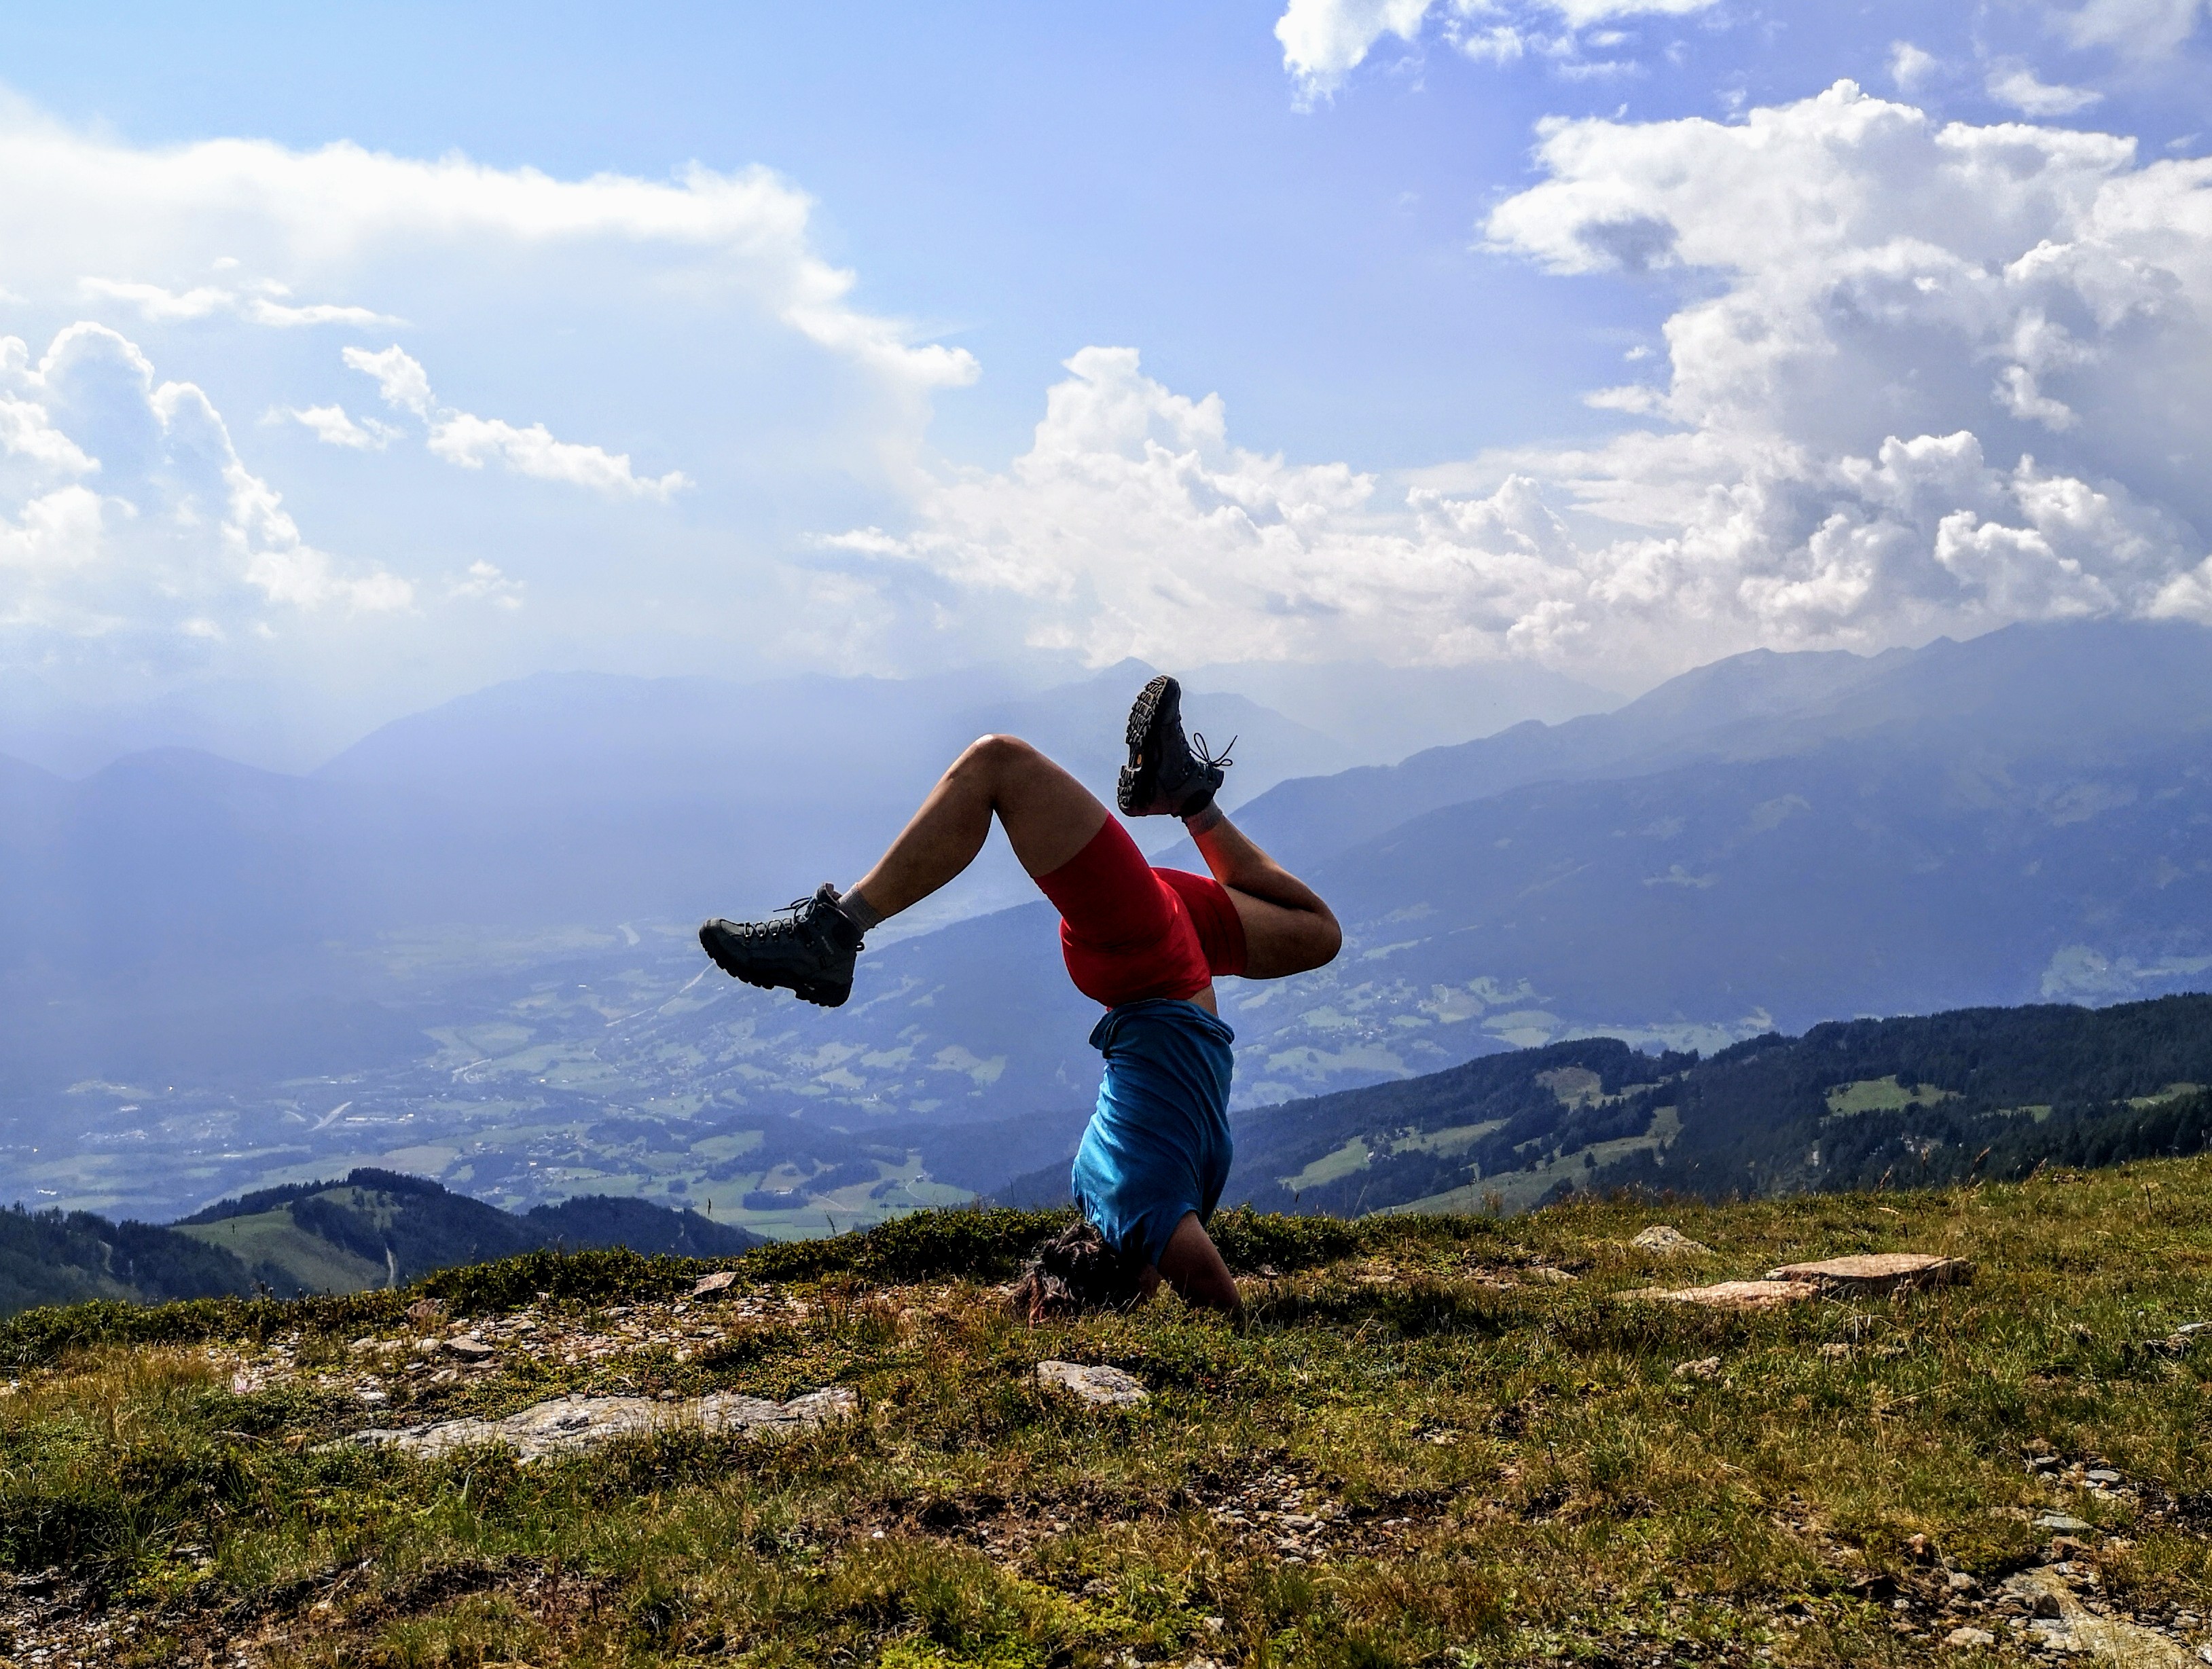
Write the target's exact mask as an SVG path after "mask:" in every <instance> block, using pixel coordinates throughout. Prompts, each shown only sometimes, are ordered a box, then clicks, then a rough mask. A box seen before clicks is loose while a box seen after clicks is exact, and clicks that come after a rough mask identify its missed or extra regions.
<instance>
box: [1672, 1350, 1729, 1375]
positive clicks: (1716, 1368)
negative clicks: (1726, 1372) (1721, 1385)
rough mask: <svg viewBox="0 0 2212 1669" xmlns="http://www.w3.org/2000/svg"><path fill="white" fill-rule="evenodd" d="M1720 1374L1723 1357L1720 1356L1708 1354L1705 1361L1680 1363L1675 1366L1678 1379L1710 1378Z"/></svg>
mask: <svg viewBox="0 0 2212 1669" xmlns="http://www.w3.org/2000/svg"><path fill="white" fill-rule="evenodd" d="M1720 1375H1721V1359H1720V1358H1719V1357H1718V1356H1707V1357H1706V1358H1705V1360H1704V1361H1703V1362H1684V1363H1677V1364H1676V1365H1675V1368H1674V1377H1675V1378H1676V1379H1701V1380H1709V1379H1718V1378H1719V1377H1720Z"/></svg>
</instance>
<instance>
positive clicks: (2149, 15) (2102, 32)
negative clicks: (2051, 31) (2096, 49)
mask: <svg viewBox="0 0 2212 1669" xmlns="http://www.w3.org/2000/svg"><path fill="white" fill-rule="evenodd" d="M2208 9H2212V8H2208V5H2207V0H2087V4H2085V5H2081V6H2078V7H2072V8H2063V9H2062V8H2054V9H2053V21H2055V22H2056V23H2057V27H2058V31H2059V33H2061V34H2062V35H2063V36H2064V37H2065V38H2066V39H2068V40H2069V42H2071V43H2072V44H2073V45H2075V46H2112V47H2117V48H2118V50H2119V51H2120V52H2122V53H2124V54H2125V55H2126V56H2128V57H2130V58H2162V57H2165V56H2166V54H2168V53H2170V52H2173V51H2174V50H2175V49H2176V48H2178V47H2179V46H2181V44H2182V43H2183V42H2184V41H2185V40H2187V39H2189V37H2190V36H2191V35H2192V34H2194V33H2197V24H2198V23H2199V22H2200V21H2203V17H2204V15H2205V13H2206V11H2207V10H2208Z"/></svg>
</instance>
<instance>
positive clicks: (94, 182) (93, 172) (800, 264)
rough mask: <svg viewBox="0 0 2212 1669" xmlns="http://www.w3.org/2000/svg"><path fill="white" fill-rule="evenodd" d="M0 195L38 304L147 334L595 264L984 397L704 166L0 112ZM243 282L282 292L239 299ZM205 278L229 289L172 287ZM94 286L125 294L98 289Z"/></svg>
mask: <svg viewBox="0 0 2212 1669" xmlns="http://www.w3.org/2000/svg"><path fill="white" fill-rule="evenodd" d="M0 179H6V180H7V181H8V182H9V190H8V191H7V192H6V193H4V194H0V276H4V277H5V280H6V282H9V284H10V286H11V287H13V288H17V289H21V290H25V291H27V292H28V293H30V294H33V295H34V296H36V295H46V296H52V295H57V294H64V293H66V294H88V293H89V294H99V295H101V296H105V297H108V298H111V299H113V300H118V301H121V302H124V303H125V304H127V305H129V306H133V307H135V308H137V309H139V310H141V311H142V312H143V313H145V314H146V316H148V317H149V318H166V319H192V318H204V317H207V316H209V315H210V314H211V313H217V312H231V313H237V314H238V315H239V316H240V317H243V318H247V319H252V320H254V321H256V322H259V323H264V324H270V325H278V324H308V323H322V322H336V323H351V324H360V323H363V322H367V321H368V320H373V319H380V318H381V317H383V315H382V313H380V311H379V312H371V311H370V310H368V309H366V308H356V307H353V306H337V305H336V304H331V303H316V304H313V305H309V306H295V305H293V304H291V303H289V302H288V301H286V300H283V296H284V295H285V294H289V292H288V291H286V290H284V289H283V288H282V285H283V284H290V285H292V286H294V287H295V288H310V287H312V288H314V289H319V290H322V291H324V292H325V294H327V293H328V292H329V291H330V290H331V289H332V288H340V289H345V288H354V287H355V285H356V284H357V283H360V282H365V280H364V275H369V276H370V277H371V278H373V277H374V276H375V275H377V274H383V273H388V272H389V271H390V270H391V264H392V258H394V257H395V256H398V257H400V258H404V259H405V260H406V261H407V262H408V263H410V265H411V267H412V268H413V269H414V270H416V271H418V272H424V273H436V272H439V271H442V270H449V269H450V267H451V265H452V264H453V262H454V261H455V260H456V259H458V260H459V261H460V262H461V263H462V264H464V265H470V264H474V265H481V264H484V263H485V262H488V261H489V262H491V263H494V264H496V263H497V262H499V261H501V260H502V259H507V258H512V257H513V256H516V255H525V254H526V255H532V256H553V257H557V256H559V255H560V254H562V252H574V251H577V250H581V249H586V248H593V249H598V250H601V251H606V252H616V251H622V252H628V254H629V258H631V259H633V260H634V261H635V263H636V264H638V265H639V266H641V268H642V269H643V270H644V271H645V272H647V274H649V275H650V276H651V282H655V283H658V284H659V285H661V286H662V287H663V288H664V289H665V291H667V292H669V293H683V294H689V295H691V296H694V297H700V296H714V297H719V298H722V299H724V300H738V301H741V302H743V303H744V304H745V305H747V306H754V307H757V308H759V309H760V310H762V311H763V313H766V314H767V315H768V316H769V317H770V318H773V319H776V320H778V321H780V322H781V324H782V325H784V326H785V327H787V328H788V329H790V330H792V331H796V332H798V333H799V335H801V336H802V337H805V338H806V339H807V340H810V341H812V342H814V343H818V344H820V345H821V346H823V348H825V349H829V350H830V351H831V352H833V353H835V354H837V355H842V356H844V357H846V358H848V359H849V360H850V361H853V362H854V363H856V364H858V365H860V366H861V367H865V368H866V369H867V370H868V371H869V372H870V373H872V374H874V375H876V376H878V377H879V378H882V379H884V380H885V382H886V383H887V384H888V385H890V386H892V387H893V388H895V389H896V390H897V391H901V392H902V393H904V394H907V395H917V394H926V393H927V392H928V391H931V390H934V389H939V388H945V387H948V386H956V385H961V384H963V383H966V382H969V381H972V380H973V379H974V378H975V371H976V367H975V361H974V359H973V358H972V357H971V356H970V355H968V354H967V353H966V352H965V351H964V350H962V349H951V348H946V347H944V346H942V345H939V344H935V343H911V342H910V341H908V332H907V331H906V329H905V327H903V326H902V325H900V324H899V322H898V321H896V320H894V319H885V318H883V317H881V316H878V315H876V314H873V313H868V312H866V311H865V310H863V309H861V308H859V307H856V306H854V305H853V301H852V291H853V288H854V282H855V281H854V275H853V274H852V273H851V272H849V271H847V270H842V269H840V268H837V267H835V266H833V265H831V264H829V263H828V262H826V261H824V260H823V258H821V257H820V256H819V255H818V254H817V253H816V252H814V250H813V248H812V246H811V242H810V240H809V218H810V215H811V209H812V204H811V200H810V199H809V198H808V197H806V196H805V193H804V192H802V191H799V190H798V189H797V188H795V187H794V186H793V185H790V184H789V183H787V181H785V180H784V179H781V178H780V177H779V176H777V175H776V174H775V173H772V172H771V171H769V169H766V168H761V167H753V168H745V169H740V170H738V171H736V172H733V173H716V172H714V170H712V169H708V168H705V167H698V166H696V165H694V166H692V167H688V168H686V169H684V171H682V172H681V173H679V174H678V176H677V177H676V178H674V179H671V180H667V181H657V180H647V179H637V178H635V177H632V176H629V175H623V174H613V173H602V174H596V175H593V176H592V177H591V178H590V179H576V180H563V179H554V178H553V177H551V176H550V175H548V174H545V173H540V172H539V171H538V170H537V169H535V168H495V167H486V166H483V165H482V164H479V163H475V162H471V161H468V160H467V159H466V158H465V157H461V156H458V155H449V156H447V157H443V158H441V159H439V160H437V161H417V160H414V159H410V158H406V157H398V156H392V155H387V154H385V153H382V152H376V151H370V150H366V149H362V147H360V146H358V145H355V144H351V143H337V144H332V145H326V146H325V147H323V148H321V149H318V150H313V151H295V150H290V149H286V148H284V147H283V146H281V145H276V144H272V143H268V142H266V141H262V140H249V139H213V140H206V141H202V142H199V143H192V144H186V145H177V146H169V147H165V148H162V149H136V148H133V147H131V146H128V145H125V144H122V143H116V142H113V141H111V140H107V139H104V138H95V137H87V136H85V135H82V134H79V133H76V132H75V131H72V130H69V129H66V128H64V127H62V126H60V125H59V124H55V123H52V122H49V121H45V120H42V119H40V118H37V117H35V116H34V115H33V114H31V113H30V112H27V110H25V109H24V108H23V107H21V106H11V107H8V108H4V109H0ZM223 262H227V263H228V265H226V266H218V263H223ZM238 270H249V271H258V272H262V273H265V274H270V275H272V279H271V280H270V281H264V282H263V283H262V284H260V285H238V284H235V283H233V282H228V279H229V277H230V276H233V275H234V273H235V272H236V271H238ZM210 271H217V272H220V273H222V274H223V275H224V276H225V278H226V282H223V283H222V284H207V283H202V282H198V281H197V279H191V280H187V281H186V282H183V283H182V284H181V285H179V284H178V283H177V282H175V280H176V278H177V276H180V275H185V274H204V273H207V272H210ZM88 272H91V273H102V274H113V273H117V272H128V273H131V274H132V275H133V276H131V278H130V279H128V280H121V279H113V278H106V277H101V278H94V279H89V280H88V279H85V278H84V276H83V275H85V274H86V273H88ZM165 280H166V282H165ZM80 284H83V285H86V286H88V287H89V288H88V289H87V290H80V288H79V286H80ZM356 293H358V292H356Z"/></svg>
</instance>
